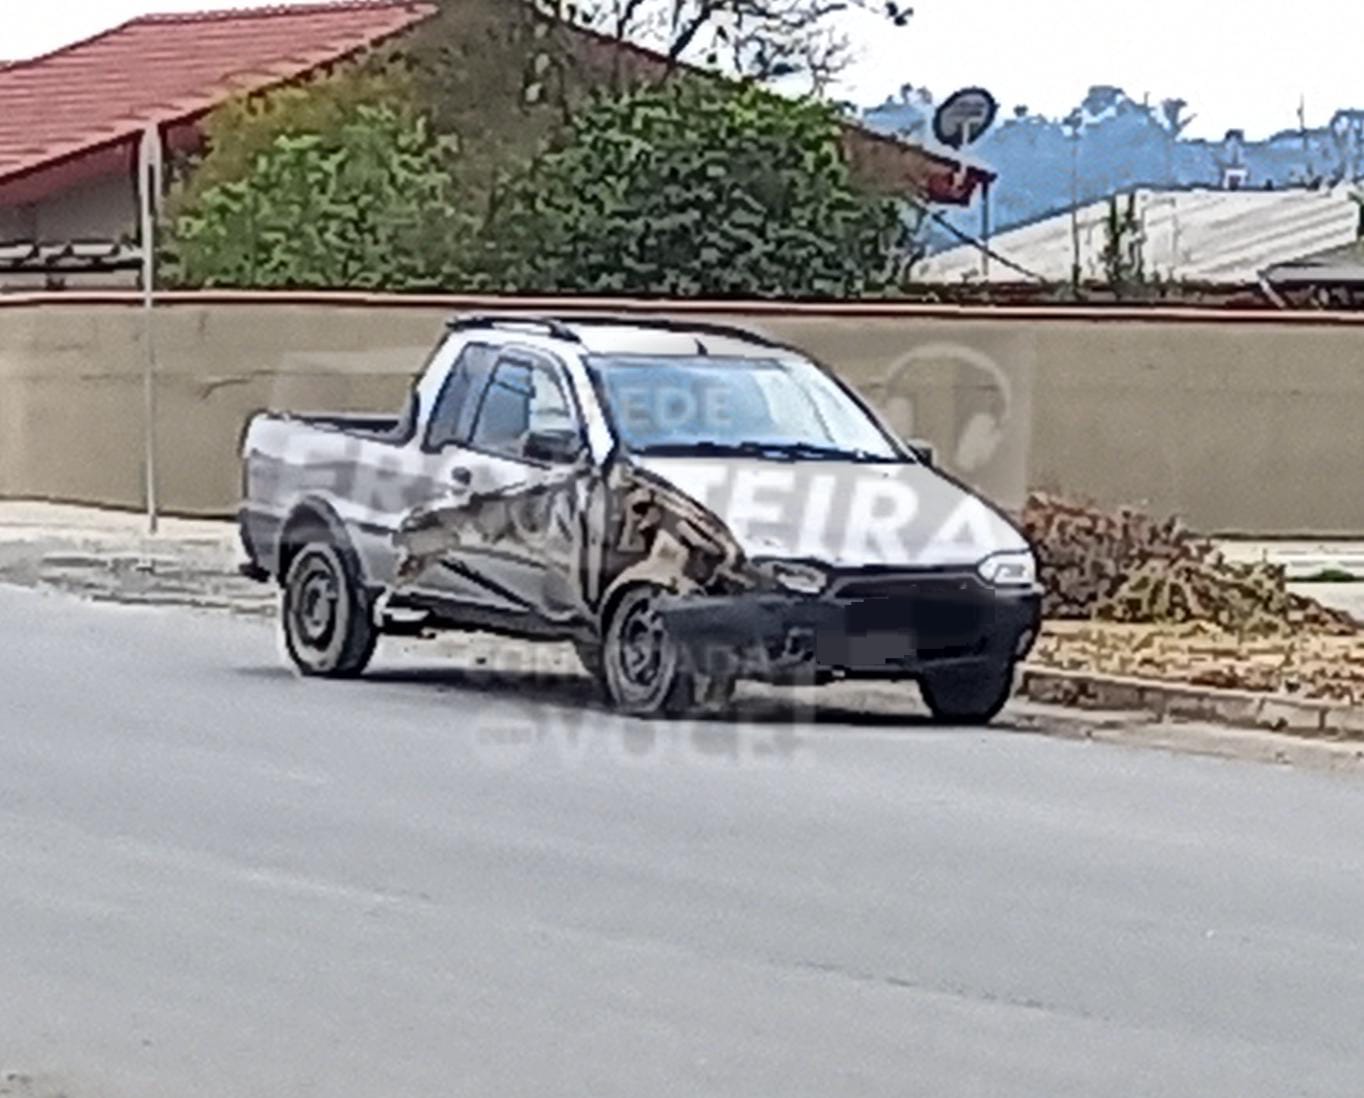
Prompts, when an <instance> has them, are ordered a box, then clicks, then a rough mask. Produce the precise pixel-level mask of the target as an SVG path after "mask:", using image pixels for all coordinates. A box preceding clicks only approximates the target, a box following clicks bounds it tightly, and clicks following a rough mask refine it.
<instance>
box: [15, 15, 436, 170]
mask: <svg viewBox="0 0 1364 1098" xmlns="http://www.w3.org/2000/svg"><path fill="white" fill-rule="evenodd" d="M435 11H436V8H435V6H434V4H431V3H429V2H423V0H352V2H342V3H331V4H320V5H311V6H301V7H274V8H256V9H247V10H243V11H223V12H203V13H199V14H192V15H150V16H144V17H143V18H140V19H134V20H132V21H131V22H129V23H125V24H123V25H122V26H120V27H116V28H114V29H113V30H110V31H106V32H105V33H103V34H100V35H96V36H95V37H94V38H90V39H87V40H85V41H83V42H77V43H76V44H74V45H71V46H66V47H64V48H63V49H60V50H57V51H56V52H55V53H50V54H47V55H46V56H44V57H38V58H34V59H33V60H31V61H20V62H17V63H14V64H10V65H8V66H3V67H0V181H3V180H5V179H7V178H13V177H15V176H19V175H22V174H23V173H25V172H29V171H32V170H33V169H35V168H39V167H41V166H43V165H45V164H49V163H51V162H53V161H56V160H60V159H62V158H64V157H68V156H72V155H74V154H78V153H81V152H83V151H85V150H89V149H95V148H98V147H100V146H104V145H107V144H109V143H111V142H115V141H119V140H121V139H124V138H127V137H130V136H132V135H134V134H136V133H138V132H140V131H141V130H142V129H143V128H144V127H146V126H147V125H148V124H150V123H153V122H155V123H162V124H165V123H172V122H178V121H182V120H185V119H188V118H192V117H194V116H197V115H200V114H202V113H203V112H205V111H207V110H210V109H211V108H213V107H214V106H216V105H217V104H218V103H220V102H222V101H223V100H224V99H227V98H228V97H229V96H231V95H233V94H236V93H238V92H243V91H254V90H257V89H260V88H264V87H268V86H270V85H273V84H278V83H281V82H283V81H285V80H290V79H293V78H295V77H298V76H301V75H303V74H304V73H307V72H310V71H312V70H314V69H316V68H318V67H320V66H322V65H325V64H326V63H328V62H330V61H334V60H336V59H337V58H340V57H344V56H346V55H348V54H351V53H354V52H356V51H357V50H360V49H362V48H364V47H365V46H367V45H370V44H372V43H374V42H377V41H379V40H381V39H383V38H387V37H389V36H391V35H394V34H397V33H399V32H400V31H402V30H405V29H406V28H407V27H409V26H411V25H412V24H414V23H417V22H419V21H421V20H422V19H425V18H427V17H428V16H430V15H432V14H434V13H435Z"/></svg>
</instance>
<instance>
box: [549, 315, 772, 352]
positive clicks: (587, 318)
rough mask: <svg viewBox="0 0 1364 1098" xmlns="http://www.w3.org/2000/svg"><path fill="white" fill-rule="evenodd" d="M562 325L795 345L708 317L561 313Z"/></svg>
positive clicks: (769, 345)
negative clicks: (706, 319) (718, 322)
mask: <svg viewBox="0 0 1364 1098" xmlns="http://www.w3.org/2000/svg"><path fill="white" fill-rule="evenodd" d="M553 319H554V320H555V321H556V322H558V323H560V324H565V325H568V324H586V325H602V326H605V325H608V324H610V325H614V326H617V327H621V328H653V329H655V330H658V331H664V332H680V333H682V334H683V335H693V334H694V335H712V336H719V337H722V338H726V339H738V340H742V341H743V342H745V343H756V344H757V345H758V346H760V347H768V348H773V349H779V350H784V351H789V350H791V349H792V348H791V347H790V346H789V345H788V344H786V343H781V342H779V341H778V340H775V339H772V338H770V337H768V336H765V335H761V334H759V333H758V332H751V331H749V330H748V329H747V328H740V327H738V326H737V325H733V324H714V323H710V322H707V321H704V320H698V321H691V320H676V319H673V318H671V317H638V316H631V315H628V314H626V315H623V316H609V315H590V314H589V315H583V316H573V315H568V316H557V317H554V318H553Z"/></svg>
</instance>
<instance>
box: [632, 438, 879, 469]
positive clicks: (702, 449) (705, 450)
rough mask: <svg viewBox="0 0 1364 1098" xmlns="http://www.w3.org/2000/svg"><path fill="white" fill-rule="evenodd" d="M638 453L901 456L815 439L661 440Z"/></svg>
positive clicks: (876, 460) (861, 458) (789, 457)
mask: <svg viewBox="0 0 1364 1098" xmlns="http://www.w3.org/2000/svg"><path fill="white" fill-rule="evenodd" d="M635 453H637V454H642V455H644V456H646V457H693V456H697V455H704V456H720V457H758V458H773V459H776V460H778V461H801V460H812V461H854V462H862V463H867V464H872V463H877V464H885V463H892V464H893V463H895V462H896V460H897V459H895V458H892V457H886V456H883V455H881V454H873V453H872V452H871V451H869V450H858V449H849V448H846V447H842V446H823V445H820V444H818V443H812V442H752V441H747V442H715V441H713V440H711V439H698V440H697V441H695V442H660V443H655V444H654V445H652V446H642V447H639V448H637V449H636V450H635Z"/></svg>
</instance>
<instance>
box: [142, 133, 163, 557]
mask: <svg viewBox="0 0 1364 1098" xmlns="http://www.w3.org/2000/svg"><path fill="white" fill-rule="evenodd" d="M161 172H162V153H161V131H160V129H159V127H157V126H156V125H151V126H148V127H147V128H146V129H145V130H144V131H143V132H142V144H141V147H140V148H139V149H138V156H137V190H138V201H139V204H140V206H141V211H142V336H143V342H144V344H145V347H146V355H147V357H146V361H145V362H144V364H143V376H142V390H143V416H144V422H143V433H144V436H145V437H144V442H145V452H146V457H145V461H146V474H147V481H146V495H147V528H148V532H149V533H151V534H152V535H153V536H154V535H155V534H156V532H157V528H158V525H159V521H160V515H159V513H158V504H157V492H156V332H155V330H154V327H153V319H154V313H153V310H152V302H153V299H154V297H155V296H156V212H157V207H158V205H159V204H160V200H161Z"/></svg>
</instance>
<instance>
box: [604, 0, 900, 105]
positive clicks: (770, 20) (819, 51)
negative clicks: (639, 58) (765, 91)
mask: <svg viewBox="0 0 1364 1098" xmlns="http://www.w3.org/2000/svg"><path fill="white" fill-rule="evenodd" d="M605 7H606V5H605V4H603V3H598V4H597V5H596V7H595V9H594V8H591V7H588V9H587V10H586V11H585V12H583V13H582V15H581V17H582V18H583V19H584V20H585V21H587V22H589V23H590V24H591V25H594V26H596V27H597V28H598V29H600V30H603V31H604V32H606V33H608V34H611V35H612V36H614V37H615V38H617V39H619V40H622V41H635V42H639V43H640V44H642V45H646V46H651V47H653V48H656V49H658V50H659V51H660V52H662V53H663V54H665V56H667V58H668V60H669V62H670V66H669V70H668V72H669V74H670V73H671V72H672V71H674V70H675V69H676V67H677V65H678V64H681V63H683V62H692V63H700V64H703V65H709V66H714V67H722V68H728V69H731V70H732V71H733V72H734V73H735V74H736V75H739V76H742V77H745V78H749V79H753V80H758V81H761V82H771V81H774V80H780V79H786V78H792V77H803V78H805V79H807V80H808V81H809V83H810V85H811V87H812V89H813V90H814V91H815V92H816V93H817V94H824V93H825V92H827V90H828V89H829V87H830V86H831V85H832V83H833V82H834V81H835V80H836V78H837V77H838V75H839V74H840V73H841V72H843V71H844V70H845V69H846V68H847V66H848V64H849V63H850V62H851V60H852V51H851V46H850V43H849V40H848V36H847V34H846V32H845V30H844V29H843V26H842V24H843V23H844V21H845V17H846V16H847V15H848V14H849V13H851V12H854V11H862V12H873V13H878V14H880V15H882V16H883V17H884V18H885V19H886V20H887V21H888V22H889V23H890V24H891V25H892V26H894V27H903V26H905V25H906V24H907V23H908V21H909V18H910V16H911V15H912V14H913V12H912V9H911V8H909V7H907V6H905V5H904V4H903V3H902V2H901V0H611V4H610V8H609V11H605V12H604V11H603V10H602V9H603V8H605ZM581 10H582V9H580V11H581ZM722 59H723V60H722ZM665 78H666V75H665Z"/></svg>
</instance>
